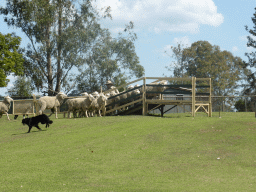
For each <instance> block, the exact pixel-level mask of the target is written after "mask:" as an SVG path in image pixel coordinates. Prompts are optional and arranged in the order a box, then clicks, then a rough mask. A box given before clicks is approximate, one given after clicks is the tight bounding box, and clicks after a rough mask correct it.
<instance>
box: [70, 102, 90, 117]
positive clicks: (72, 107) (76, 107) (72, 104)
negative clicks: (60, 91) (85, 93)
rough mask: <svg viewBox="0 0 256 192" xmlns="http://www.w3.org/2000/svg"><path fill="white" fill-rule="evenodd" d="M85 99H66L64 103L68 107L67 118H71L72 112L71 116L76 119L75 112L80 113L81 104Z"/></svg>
mask: <svg viewBox="0 0 256 192" xmlns="http://www.w3.org/2000/svg"><path fill="white" fill-rule="evenodd" d="M86 98H87V97H85V98H74V99H68V100H67V101H66V103H67V106H68V118H71V112H73V116H74V117H76V111H78V112H79V113H81V112H82V103H83V102H84V100H85V99H86Z"/></svg>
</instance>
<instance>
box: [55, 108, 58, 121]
mask: <svg viewBox="0 0 256 192" xmlns="http://www.w3.org/2000/svg"><path fill="white" fill-rule="evenodd" d="M55 118H56V119H58V116H57V107H55Z"/></svg>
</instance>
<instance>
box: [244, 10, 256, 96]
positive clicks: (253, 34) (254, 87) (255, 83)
mask: <svg viewBox="0 0 256 192" xmlns="http://www.w3.org/2000/svg"><path fill="white" fill-rule="evenodd" d="M254 9H255V13H254V14H253V17H252V22H253V24H254V26H253V29H248V26H247V25H246V26H245V29H246V31H247V32H249V33H250V35H249V36H247V40H248V42H247V47H251V48H254V51H252V52H251V53H245V56H247V58H248V62H247V63H246V67H250V68H254V69H255V67H256V51H255V48H256V39H255V38H256V8H254ZM247 81H248V83H249V85H248V86H246V88H245V89H244V94H245V95H251V94H256V71H255V70H254V72H252V73H250V74H248V78H247Z"/></svg>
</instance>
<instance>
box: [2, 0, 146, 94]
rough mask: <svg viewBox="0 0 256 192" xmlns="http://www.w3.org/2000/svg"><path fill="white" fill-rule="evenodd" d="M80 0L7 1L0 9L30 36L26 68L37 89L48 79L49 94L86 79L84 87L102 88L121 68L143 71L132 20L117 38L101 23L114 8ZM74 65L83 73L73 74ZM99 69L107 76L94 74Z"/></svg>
mask: <svg viewBox="0 0 256 192" xmlns="http://www.w3.org/2000/svg"><path fill="white" fill-rule="evenodd" d="M78 2H79V1H76V0H53V1H50V0H46V1H45V0H31V1H26V0H21V1H16V0H7V5H6V7H5V8H1V9H0V13H1V14H3V15H5V21H6V22H7V24H8V25H12V26H16V27H19V28H21V30H22V31H23V32H24V33H25V34H26V35H27V37H28V38H29V39H30V44H29V45H28V47H27V48H26V50H25V51H26V62H25V73H26V75H27V76H29V77H31V79H32V81H33V83H34V85H35V86H36V87H37V89H38V90H43V89H44V88H45V87H44V85H45V84H47V85H48V87H47V88H46V90H47V91H48V94H49V95H53V94H56V92H59V91H60V89H61V87H62V88H64V89H65V91H66V92H68V91H70V90H72V89H73V88H74V86H73V85H74V84H76V81H79V80H81V81H82V82H83V81H84V80H85V79H88V80H87V81H86V82H85V85H82V87H83V86H86V87H88V86H90V87H89V89H91V90H92V89H98V87H99V86H100V85H101V84H102V82H103V81H104V80H105V79H107V78H109V76H111V77H113V78H115V77H117V76H118V75H119V74H118V73H123V72H122V71H121V70H120V69H121V68H124V69H126V70H128V73H129V72H131V75H135V76H136V77H137V76H142V74H143V73H144V69H143V67H142V66H141V65H139V61H138V57H137V55H136V53H135V48H134V44H133V41H134V40H135V37H136V35H135V34H133V33H132V32H131V29H132V28H133V23H132V22H131V23H130V25H128V26H127V27H126V29H125V31H126V32H127V33H128V35H127V37H125V38H124V37H119V39H118V40H113V39H112V38H111V36H110V34H109V32H108V30H107V29H102V28H101V26H100V24H99V20H100V19H101V18H106V17H111V15H110V7H107V8H106V9H105V11H104V15H103V16H102V17H100V16H99V13H98V10H96V8H95V7H93V5H92V2H91V1H90V0H86V1H82V2H79V3H78ZM112 40H113V41H112ZM109 45H110V47H108V46H109ZM101 54H102V55H101ZM114 57H115V58H114ZM71 69H78V71H79V72H81V74H80V76H79V77H78V78H75V77H74V74H70V71H71ZM91 70H94V71H93V72H92V71H91ZM98 72H99V73H100V74H101V75H104V76H103V77H99V76H97V77H94V76H93V77H91V76H90V75H91V74H98ZM54 86H55V88H54ZM95 86H96V87H95Z"/></svg>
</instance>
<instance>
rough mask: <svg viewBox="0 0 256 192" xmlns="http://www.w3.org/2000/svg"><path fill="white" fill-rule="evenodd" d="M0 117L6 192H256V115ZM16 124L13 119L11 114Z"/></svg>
mask: <svg viewBox="0 0 256 192" xmlns="http://www.w3.org/2000/svg"><path fill="white" fill-rule="evenodd" d="M218 115H219V114H218V113H214V114H213V117H212V118H208V117H206V116H205V115H201V114H197V116H196V117H195V118H193V117H191V116H189V115H188V114H173V115H168V116H165V117H164V118H161V117H152V116H146V117H142V116H126V117H123V116H119V117H102V118H99V117H94V118H88V119H86V118H82V119H63V118H61V115H59V117H60V119H55V118H54V117H51V119H52V120H53V121H54V123H53V124H52V125H51V126H50V128H48V129H46V128H45V127H44V126H43V125H41V128H42V129H43V131H38V130H37V129H36V128H32V131H31V133H29V134H27V133H26V132H27V130H28V127H27V126H23V125H22V124H21V119H22V118H21V117H19V118H18V120H17V121H14V120H11V121H10V122H8V121H7V118H6V116H4V117H2V118H1V119H0V127H1V128H0V129H1V131H0V151H1V153H0V191H1V192H3V191H6V192H9V191H15V192H16V191H26V192H27V191H48V192H49V191H51V192H52V191H61V192H62V191H118V192H119V191H145V192H148V191H154V192H155V191H239V192H240V191H255V190H256V146H255V145H256V144H255V143H256V142H255V141H256V138H255V136H256V118H255V117H254V113H221V117H222V118H219V117H218ZM11 118H12V119H13V117H12V116H11Z"/></svg>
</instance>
